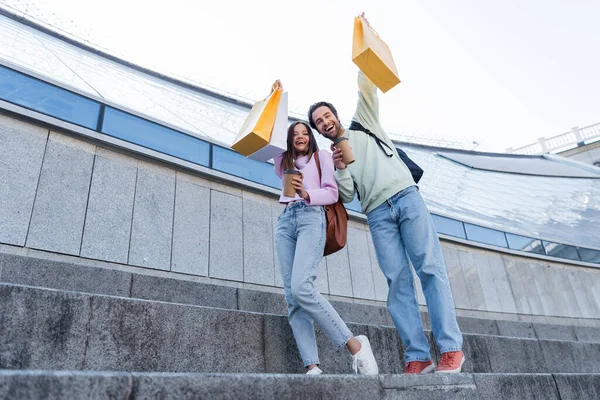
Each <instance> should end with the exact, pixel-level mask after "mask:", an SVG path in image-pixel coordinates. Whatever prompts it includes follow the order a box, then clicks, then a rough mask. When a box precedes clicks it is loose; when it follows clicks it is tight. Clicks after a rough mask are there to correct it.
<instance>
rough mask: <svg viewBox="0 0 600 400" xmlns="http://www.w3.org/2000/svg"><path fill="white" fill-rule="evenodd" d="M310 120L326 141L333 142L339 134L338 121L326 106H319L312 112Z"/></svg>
mask: <svg viewBox="0 0 600 400" xmlns="http://www.w3.org/2000/svg"><path fill="white" fill-rule="evenodd" d="M312 120H313V121H314V123H315V126H316V127H317V131H318V132H319V133H320V134H321V135H323V136H325V137H326V138H328V139H332V140H333V139H335V138H337V137H338V136H339V134H340V133H341V126H340V121H338V119H337V118H336V117H335V115H333V113H332V112H331V110H330V109H329V107H327V106H321V107H319V108H317V109H316V110H315V111H313V113H312Z"/></svg>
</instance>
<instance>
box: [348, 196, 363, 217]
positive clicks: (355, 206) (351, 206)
mask: <svg viewBox="0 0 600 400" xmlns="http://www.w3.org/2000/svg"><path fill="white" fill-rule="evenodd" d="M344 206H346V209H348V210H352V211H356V212H359V213H362V208H361V207H360V201H358V196H357V195H356V194H355V195H354V199H352V201H351V202H350V203H346V204H344Z"/></svg>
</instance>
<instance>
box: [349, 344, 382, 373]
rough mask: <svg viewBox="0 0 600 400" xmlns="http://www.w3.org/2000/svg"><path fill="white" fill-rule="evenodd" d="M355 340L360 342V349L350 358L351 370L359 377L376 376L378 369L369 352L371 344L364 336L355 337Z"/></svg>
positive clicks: (370, 351) (373, 357) (371, 352)
mask: <svg viewBox="0 0 600 400" xmlns="http://www.w3.org/2000/svg"><path fill="white" fill-rule="evenodd" d="M356 340H358V341H359V342H360V345H361V348H360V351H359V352H358V353H356V354H355V355H353V356H352V369H353V370H354V373H355V374H360V375H378V374H379V367H377V361H375V356H374V355H373V350H371V343H369V339H368V338H367V337H366V336H364V335H359V336H356Z"/></svg>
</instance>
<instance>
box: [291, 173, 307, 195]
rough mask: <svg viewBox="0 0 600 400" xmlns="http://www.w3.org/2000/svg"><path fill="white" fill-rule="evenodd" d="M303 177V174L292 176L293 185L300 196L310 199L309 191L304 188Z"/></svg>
mask: <svg viewBox="0 0 600 400" xmlns="http://www.w3.org/2000/svg"><path fill="white" fill-rule="evenodd" d="M303 178H304V176H303V175H302V174H300V175H294V177H293V178H292V186H293V187H294V189H296V193H298V196H300V197H302V198H303V199H304V200H308V199H309V196H308V192H307V191H306V189H304V185H303V184H302V179H303Z"/></svg>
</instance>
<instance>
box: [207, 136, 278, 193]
mask: <svg viewBox="0 0 600 400" xmlns="http://www.w3.org/2000/svg"><path fill="white" fill-rule="evenodd" d="M212 167H213V169H216V170H218V171H221V172H225V173H227V174H231V175H235V176H239V177H240V178H244V179H248V180H249V181H252V182H256V183H260V184H263V185H266V186H271V187H273V188H275V189H281V179H279V177H278V176H277V175H275V170H274V168H273V164H269V163H264V162H260V161H255V160H251V159H249V158H246V157H244V156H243V155H241V154H239V153H236V152H235V151H233V150H229V149H225V148H223V147H219V146H214V145H213V161H212Z"/></svg>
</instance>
